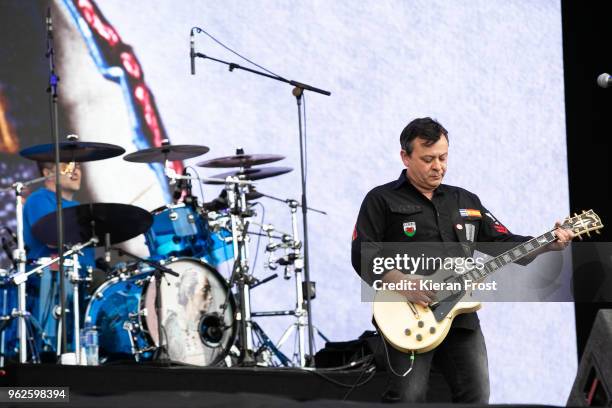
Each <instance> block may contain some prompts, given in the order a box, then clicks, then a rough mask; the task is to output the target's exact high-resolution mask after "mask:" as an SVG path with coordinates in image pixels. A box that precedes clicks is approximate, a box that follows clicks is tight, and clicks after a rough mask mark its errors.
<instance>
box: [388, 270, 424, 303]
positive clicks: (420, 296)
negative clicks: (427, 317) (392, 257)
mask: <svg viewBox="0 0 612 408" xmlns="http://www.w3.org/2000/svg"><path fill="white" fill-rule="evenodd" d="M420 280H421V278H420V277H419V276H416V275H406V274H404V273H402V272H400V271H398V270H397V269H394V270H392V271H390V272H388V273H387V274H385V276H383V278H382V281H383V282H386V283H400V282H402V281H412V282H415V283H414V285H413V287H414V288H415V289H414V290H398V291H397V292H399V293H401V294H402V295H404V297H405V298H406V300H408V301H409V302H412V303H417V304H419V305H421V306H423V307H426V306H427V305H428V304H430V303H433V302H434V300H435V297H436V294H435V292H433V291H431V290H421V289H419V287H420V285H419V281H420ZM406 286H407V285H406Z"/></svg>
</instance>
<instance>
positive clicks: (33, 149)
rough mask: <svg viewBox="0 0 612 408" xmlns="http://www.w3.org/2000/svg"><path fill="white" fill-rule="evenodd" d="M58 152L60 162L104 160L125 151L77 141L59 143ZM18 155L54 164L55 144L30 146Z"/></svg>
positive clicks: (119, 147) (120, 148) (119, 148)
mask: <svg viewBox="0 0 612 408" xmlns="http://www.w3.org/2000/svg"><path fill="white" fill-rule="evenodd" d="M59 151H60V154H59V156H60V162H89V161H95V160H104V159H110V158H111V157H115V156H120V155H122V154H123V153H125V149H124V148H123V147H121V146H117V145H113V144H109V143H97V142H80V141H78V140H69V141H67V142H60V143H59ZM19 154H20V155H21V156H23V157H25V158H26V159H30V160H35V161H37V162H54V161H55V144H54V143H49V144H41V145H35V146H30V147H27V148H25V149H23V150H22V151H20V152H19Z"/></svg>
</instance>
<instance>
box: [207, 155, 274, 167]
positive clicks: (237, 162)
mask: <svg viewBox="0 0 612 408" xmlns="http://www.w3.org/2000/svg"><path fill="white" fill-rule="evenodd" d="M284 158H285V156H281V155H279V154H237V155H234V156H226V157H217V158H216V159H210V160H206V161H203V162H200V163H198V164H197V166H199V167H214V168H227V167H251V166H257V165H259V164H267V163H273V162H276V161H279V160H283V159H284Z"/></svg>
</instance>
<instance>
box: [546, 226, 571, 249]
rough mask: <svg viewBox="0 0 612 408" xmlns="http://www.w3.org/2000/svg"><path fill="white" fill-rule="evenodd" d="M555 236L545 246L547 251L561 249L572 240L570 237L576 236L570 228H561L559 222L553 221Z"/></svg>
mask: <svg viewBox="0 0 612 408" xmlns="http://www.w3.org/2000/svg"><path fill="white" fill-rule="evenodd" d="M555 228H556V229H555V231H554V233H555V236H556V237H557V240H556V241H555V242H551V243H550V244H548V245H547V246H546V249H548V250H549V251H563V250H564V249H565V248H567V246H568V245H569V244H570V242H572V239H574V237H575V236H576V235H575V234H574V232H573V231H572V230H569V229H564V228H561V222H559V221H557V222H556V223H555Z"/></svg>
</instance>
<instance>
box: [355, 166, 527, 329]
mask: <svg viewBox="0 0 612 408" xmlns="http://www.w3.org/2000/svg"><path fill="white" fill-rule="evenodd" d="M529 239H531V237H527V236H521V235H515V234H512V233H511V232H510V231H509V230H508V229H507V228H506V227H505V226H504V225H503V224H502V223H500V222H499V221H498V220H497V219H496V218H495V217H494V216H493V214H491V212H489V211H488V210H487V209H486V208H485V207H484V206H483V205H482V203H481V202H480V199H479V198H478V196H476V194H473V193H471V192H469V191H467V190H465V189H462V188H460V187H454V186H449V185H445V184H441V185H440V186H439V187H438V188H437V189H436V190H435V191H434V193H433V196H432V198H431V200H430V199H428V198H427V197H425V196H424V195H423V194H422V193H421V192H420V191H418V190H417V189H416V188H415V187H414V186H413V185H412V184H411V183H410V181H409V180H408V178H407V177H406V170H404V171H402V173H401V175H400V177H399V178H398V179H397V180H395V181H392V182H390V183H387V184H383V185H381V186H378V187H375V188H374V189H372V190H371V191H370V192H369V193H368V194H367V195H366V197H365V198H364V200H363V203H362V204H361V209H360V211H359V216H358V217H357V223H356V225H355V230H354V231H353V242H352V251H351V260H352V264H353V268H354V269H355V271H356V272H357V273H358V274H359V275H360V276H361V277H362V278H363V279H364V280H365V281H366V282H367V283H369V284H371V283H372V281H373V280H374V276H373V275H372V274H371V273H370V272H371V271H363V272H364V273H362V271H361V263H362V259H361V255H362V254H361V250H362V245H361V244H362V243H368V242H371V243H379V242H400V243H401V242H409V243H416V242H419V243H436V242H440V243H443V242H465V243H474V242H523V241H527V240H529ZM487 252H490V251H487ZM500 252H502V251H500ZM491 255H495V254H491ZM477 325H478V318H477V317H476V314H475V313H469V314H466V315H461V316H458V317H457V318H456V319H455V322H454V323H453V327H465V328H475V327H477Z"/></svg>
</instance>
